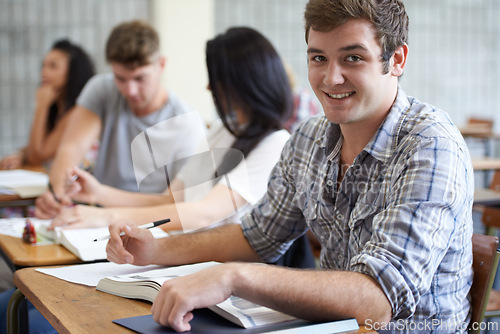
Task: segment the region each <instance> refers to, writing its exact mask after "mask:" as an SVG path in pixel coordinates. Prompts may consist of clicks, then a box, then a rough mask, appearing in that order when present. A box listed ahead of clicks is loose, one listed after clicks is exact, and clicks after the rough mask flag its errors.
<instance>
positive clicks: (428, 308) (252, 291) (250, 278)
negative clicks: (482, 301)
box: [107, 0, 473, 333]
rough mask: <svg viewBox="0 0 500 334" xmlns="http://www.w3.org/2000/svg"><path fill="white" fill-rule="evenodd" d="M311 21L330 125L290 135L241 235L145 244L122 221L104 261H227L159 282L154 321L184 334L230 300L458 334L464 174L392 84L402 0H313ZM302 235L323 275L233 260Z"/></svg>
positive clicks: (312, 53) (423, 116)
mask: <svg viewBox="0 0 500 334" xmlns="http://www.w3.org/2000/svg"><path fill="white" fill-rule="evenodd" d="M305 22H306V41H307V45H308V48H307V50H308V51H307V55H308V66H309V81H310V83H311V86H312V87H313V89H314V91H315V94H316V95H317V97H318V99H319V100H320V102H321V104H322V106H323V109H324V113H325V117H319V118H313V119H311V120H309V121H307V122H306V123H304V124H302V125H301V126H300V128H299V129H298V130H297V131H296V132H295V133H294V134H293V135H292V137H291V138H290V140H289V142H288V143H287V145H285V148H284V150H283V152H282V156H281V159H280V161H279V162H278V164H277V165H276V166H275V168H274V170H273V172H272V173H271V176H270V179H269V185H268V191H267V194H266V195H265V196H264V197H263V198H262V199H261V201H260V202H258V203H257V204H256V205H255V206H254V209H253V211H252V212H251V213H250V214H248V215H246V216H245V217H243V219H242V225H241V226H239V225H226V226H223V227H221V228H218V229H214V230H211V231H207V232H202V233H194V234H189V235H182V236H177V237H171V238H165V239H163V240H153V238H152V236H151V233H149V232H148V231H145V230H141V229H137V228H136V227H134V226H129V225H128V224H127V223H126V222H118V223H116V224H113V225H111V226H110V234H111V240H110V241H109V243H108V246H107V251H108V259H110V260H112V261H114V262H117V263H134V264H138V265H145V264H150V263H158V264H169V265H175V264H183V263H192V262H197V261H207V260H217V261H223V262H229V263H226V264H223V265H220V266H216V267H213V268H210V269H208V270H205V271H202V272H199V273H197V274H194V275H191V276H188V277H184V278H179V279H174V280H171V281H168V282H167V283H165V284H164V285H163V287H162V289H161V291H160V293H159V295H158V297H157V298H156V300H155V302H154V303H153V307H152V312H153V317H154V319H155V320H156V321H158V322H160V323H162V324H164V325H170V326H172V327H173V328H175V329H176V330H179V331H184V330H189V328H190V325H189V323H188V322H189V320H190V319H191V318H192V313H191V311H192V310H193V309H195V308H201V307H206V306H209V305H213V304H215V303H218V302H221V301H223V300H224V299H226V298H227V297H229V296H230V295H231V294H233V295H237V296H240V297H243V298H247V299H249V300H251V301H254V302H257V303H260V304H263V305H266V306H269V307H271V308H275V309H278V310H281V311H283V312H285V313H289V314H293V315H295V316H298V317H302V318H307V319H312V320H333V319H338V318H349V317H354V318H356V319H357V320H358V322H359V323H365V324H366V325H367V326H369V327H370V328H372V329H380V328H385V329H390V330H402V332H404V330H408V329H417V330H418V331H431V330H436V331H442V332H446V333H448V332H453V333H457V332H459V333H462V332H466V328H467V324H468V320H469V319H470V301H469V288H470V285H471V282H472V267H471V264H472V249H471V236H472V218H471V208H472V194H473V177H472V167H471V162H470V157H469V154H468V151H467V148H466V145H465V143H464V141H463V138H462V137H461V135H460V133H459V131H458V130H457V129H456V127H455V126H454V125H453V123H452V122H451V120H450V119H449V117H448V116H447V114H446V113H445V112H443V111H441V110H439V109H437V108H435V107H433V106H431V105H428V104H425V103H422V102H419V101H418V100H416V99H414V98H412V97H409V96H407V95H406V94H405V92H404V91H403V90H402V89H401V87H399V85H398V79H399V77H400V76H401V75H402V74H403V70H404V67H405V63H406V58H407V55H408V46H407V38H408V17H407V15H406V12H405V9H404V6H403V4H402V2H401V1H398V0H310V1H309V2H308V4H307V6H306V11H305ZM308 230H311V232H312V233H313V234H314V235H315V236H316V238H317V239H318V241H319V242H320V244H321V248H322V249H321V255H320V265H321V267H322V268H323V270H292V269H286V268H279V267H274V266H270V265H261V264H248V263H247V264H245V263H241V262H230V261H263V262H272V261H273V260H275V259H276V258H278V257H279V256H280V255H281V254H283V253H284V252H285V251H286V250H287V248H288V247H289V246H290V244H291V243H292V242H293V240H295V239H296V238H298V237H299V236H301V235H302V234H304V233H306V231H308ZM121 232H124V233H125V236H122V237H121V236H120V233H121ZM221 244H224V247H220V246H219V245H221ZM214 245H215V246H214Z"/></svg>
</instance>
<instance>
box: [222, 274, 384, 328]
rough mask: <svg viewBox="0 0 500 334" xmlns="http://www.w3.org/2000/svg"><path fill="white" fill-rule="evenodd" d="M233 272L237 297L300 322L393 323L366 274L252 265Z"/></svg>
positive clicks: (234, 291) (372, 281)
mask: <svg viewBox="0 0 500 334" xmlns="http://www.w3.org/2000/svg"><path fill="white" fill-rule="evenodd" d="M231 265H232V264H231ZM232 272H233V273H234V274H233V276H232V281H233V282H234V285H233V294H235V295H237V296H239V297H242V298H245V299H248V300H251V301H253V302H256V303H258V304H261V305H265V306H268V307H270V308H273V309H276V310H280V311H282V312H285V313H288V314H292V315H294V316H297V317H300V318H304V319H309V320H315V321H329V320H335V319H342V318H356V319H357V320H358V322H359V323H361V324H362V323H365V322H366V320H368V319H370V320H371V321H378V322H387V321H389V320H390V319H391V315H392V311H391V306H390V304H389V301H388V300H387V297H386V296H385V294H384V292H383V291H382V289H381V288H380V285H379V284H378V283H377V282H376V281H375V280H374V279H373V278H371V277H370V276H367V275H364V274H360V273H354V272H347V271H333V270H298V269H289V268H283V267H278V266H273V265H266V266H262V265H252V264H234V267H233V270H232Z"/></svg>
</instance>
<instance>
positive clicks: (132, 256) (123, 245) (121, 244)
mask: <svg viewBox="0 0 500 334" xmlns="http://www.w3.org/2000/svg"><path fill="white" fill-rule="evenodd" d="M121 233H123V235H120V234H121ZM109 235H110V239H109V241H108V244H107V245H106V253H107V254H108V256H107V259H108V260H109V261H112V262H115V263H118V264H123V263H129V264H135V265H137V266H145V265H148V264H151V263H152V260H153V259H154V257H155V255H156V254H157V252H158V246H157V244H156V242H155V239H154V238H153V234H151V232H150V231H149V230H147V229H141V228H138V227H137V226H136V225H134V224H133V223H132V222H127V221H123V220H120V221H117V222H114V223H112V224H111V225H110V226H109Z"/></svg>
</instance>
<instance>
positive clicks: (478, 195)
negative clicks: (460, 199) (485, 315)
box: [474, 188, 500, 205]
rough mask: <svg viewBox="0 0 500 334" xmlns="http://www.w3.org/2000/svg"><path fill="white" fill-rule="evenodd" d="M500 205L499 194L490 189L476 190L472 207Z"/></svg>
mask: <svg viewBox="0 0 500 334" xmlns="http://www.w3.org/2000/svg"><path fill="white" fill-rule="evenodd" d="M477 204H480V205H500V192H499V191H494V190H491V189H487V188H486V189H476V190H475V191H474V205H477Z"/></svg>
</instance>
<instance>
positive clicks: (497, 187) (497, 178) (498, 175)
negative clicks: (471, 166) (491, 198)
mask: <svg viewBox="0 0 500 334" xmlns="http://www.w3.org/2000/svg"><path fill="white" fill-rule="evenodd" d="M490 189H491V190H494V191H500V170H495V172H494V173H493V178H492V179H491V183H490Z"/></svg>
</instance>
